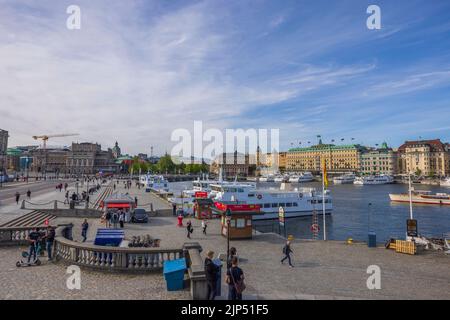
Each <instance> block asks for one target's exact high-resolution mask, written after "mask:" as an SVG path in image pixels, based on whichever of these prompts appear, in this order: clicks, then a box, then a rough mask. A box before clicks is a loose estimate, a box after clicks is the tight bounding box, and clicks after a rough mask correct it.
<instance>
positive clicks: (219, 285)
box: [213, 259, 222, 296]
mask: <svg viewBox="0 0 450 320" xmlns="http://www.w3.org/2000/svg"><path fill="white" fill-rule="evenodd" d="M213 263H214V264H215V265H216V266H218V267H219V272H218V273H217V282H216V296H221V295H222V261H221V260H220V259H214V260H213Z"/></svg>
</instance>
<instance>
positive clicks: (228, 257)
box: [225, 209, 231, 267]
mask: <svg viewBox="0 0 450 320" xmlns="http://www.w3.org/2000/svg"><path fill="white" fill-rule="evenodd" d="M225 214H226V223H227V267H228V264H229V259H230V224H231V211H230V209H227V211H226V213H225Z"/></svg>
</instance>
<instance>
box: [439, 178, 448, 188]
mask: <svg viewBox="0 0 450 320" xmlns="http://www.w3.org/2000/svg"><path fill="white" fill-rule="evenodd" d="M440 185H441V187H450V178H447V179H445V180H442V181H441V182H440Z"/></svg>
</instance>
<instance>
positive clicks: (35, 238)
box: [27, 228, 41, 264]
mask: <svg viewBox="0 0 450 320" xmlns="http://www.w3.org/2000/svg"><path fill="white" fill-rule="evenodd" d="M40 238H41V234H40V233H39V230H38V229H37V228H34V229H33V230H32V231H31V232H30V233H29V234H28V237H27V240H28V241H29V242H30V246H29V249H28V260H27V262H28V264H29V263H30V262H31V259H33V261H35V260H36V255H37V254H39V252H36V249H37V244H38V242H39V241H40Z"/></svg>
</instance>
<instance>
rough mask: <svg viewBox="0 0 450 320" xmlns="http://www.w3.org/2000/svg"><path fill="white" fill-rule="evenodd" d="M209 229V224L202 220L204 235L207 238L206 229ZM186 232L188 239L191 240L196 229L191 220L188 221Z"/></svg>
mask: <svg viewBox="0 0 450 320" xmlns="http://www.w3.org/2000/svg"><path fill="white" fill-rule="evenodd" d="M207 228H208V222H207V221H206V220H205V219H203V220H202V233H203V234H204V235H205V236H206V229H207ZM186 231H187V237H188V239H191V234H192V233H193V232H194V227H193V226H192V222H191V220H188V222H187V223H186Z"/></svg>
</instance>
